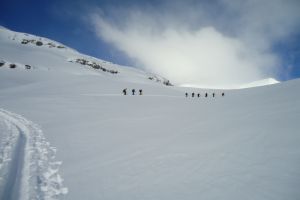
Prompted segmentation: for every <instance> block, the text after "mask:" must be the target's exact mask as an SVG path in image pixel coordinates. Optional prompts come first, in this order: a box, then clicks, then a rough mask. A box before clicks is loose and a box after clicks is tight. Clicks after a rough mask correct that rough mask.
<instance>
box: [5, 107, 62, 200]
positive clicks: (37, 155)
mask: <svg viewBox="0 0 300 200" xmlns="http://www.w3.org/2000/svg"><path fill="white" fill-rule="evenodd" d="M0 131H1V132H0V199H1V200H19V199H21V200H29V199H30V200H43V199H45V200H58V199H62V198H64V196H65V195H66V194H67V193H68V189H67V188H65V187H64V186H63V184H62V183H63V179H62V178H61V176H60V175H59V173H58V171H59V166H60V165H61V162H57V161H55V153H56V149H55V148H54V147H51V146H50V144H49V143H48V142H46V140H45V137H44V135H43V132H42V131H41V129H40V128H39V127H38V126H37V125H35V124H34V123H33V122H31V121H28V120H26V119H25V118H23V117H22V116H20V115H17V114H13V113H11V112H8V111H6V110H3V109H0Z"/></svg>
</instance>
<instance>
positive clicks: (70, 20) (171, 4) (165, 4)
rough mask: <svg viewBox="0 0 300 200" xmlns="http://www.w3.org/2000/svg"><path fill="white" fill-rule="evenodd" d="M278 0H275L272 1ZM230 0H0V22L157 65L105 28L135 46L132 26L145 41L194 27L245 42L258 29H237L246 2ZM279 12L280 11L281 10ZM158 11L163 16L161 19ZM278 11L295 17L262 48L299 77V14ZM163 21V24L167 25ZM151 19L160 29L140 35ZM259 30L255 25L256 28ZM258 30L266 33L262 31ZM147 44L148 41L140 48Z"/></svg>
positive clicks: (88, 50)
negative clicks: (249, 31) (246, 30)
mask: <svg viewBox="0 0 300 200" xmlns="http://www.w3.org/2000/svg"><path fill="white" fill-rule="evenodd" d="M225 1H226V0H225ZM280 1H281V0H277V2H280ZM288 1H290V4H291V5H292V6H290V7H287V8H286V10H285V12H286V13H287V14H286V13H284V14H286V15H288V14H289V13H291V12H293V11H290V10H289V9H291V8H292V7H297V6H299V3H297V1H296V0H295V1H293V0H288ZM182 2H188V3H182ZM207 2H210V3H207ZM220 2H221V3H220ZM233 2H236V3H234V4H233V5H230V9H229V6H228V7H227V8H226V9H224V8H223V7H222V6H223V5H224V4H223V3H224V2H223V0H216V1H194V0H191V1H168V0H166V1H156V0H153V1H137V0H127V1H122V0H100V1H96V0H90V1H83V0H77V1H76V0H73V1H72V0H66V1H59V0H49V1H41V0H39V1H38V0H36V1H34V0H27V1H21V0H20V1H17V0H2V1H1V2H0V8H1V12H0V25H2V26H5V27H7V28H9V29H12V30H14V31H19V32H27V33H31V34H35V35H39V36H43V37H47V38H50V39H53V40H56V41H59V42H61V43H64V44H66V45H68V46H70V47H72V48H74V49H77V50H78V51H80V52H82V53H85V54H88V55H92V56H95V57H98V58H101V59H104V60H108V61H112V62H114V63H118V64H124V65H136V66H139V65H141V66H143V67H144V68H147V69H149V68H151V67H149V66H150V65H151V64H153V65H157V63H159V62H160V61H159V59H160V58H159V57H157V56H156V57H155V56H154V57H153V59H156V58H157V59H158V61H157V62H153V63H152V62H150V63H149V62H147V59H146V58H145V56H144V54H149V52H148V51H146V50H145V52H144V54H140V55H138V56H135V55H133V53H134V50H133V49H132V47H131V46H130V45H129V46H128V44H124V43H123V42H122V41H121V40H122V39H123V40H124V38H122V37H119V38H117V37H115V38H108V37H109V36H108V35H105V34H106V33H107V32H108V31H111V32H110V33H118V34H119V35H123V36H126V37H125V39H126V38H131V39H132V40H131V41H130V44H131V43H132V44H133V45H136V47H137V48H143V47H141V46H140V45H139V44H135V43H134V42H135V41H136V40H135V38H134V37H131V35H130V30H135V32H137V33H139V34H140V35H139V39H140V40H139V43H144V42H145V41H149V40H150V41H152V40H155V41H157V40H158V39H157V37H158V35H159V34H161V35H164V36H165V35H166V34H167V33H168V32H163V31H161V30H172V31H173V32H175V34H173V35H172V34H171V35H170V37H175V36H176V37H181V36H180V35H179V36H178V33H181V32H188V33H189V35H195V33H197V34H200V35H201V34H202V35H203V34H204V33H207V32H209V33H212V34H214V35H216V36H218V35H220V34H221V36H222V38H223V39H224V41H225V43H226V45H228V44H227V43H228V42H227V41H229V40H228V38H229V39H230V38H233V39H237V41H242V42H244V41H245V40H244V38H246V37H254V36H255V37H256V36H257V34H252V35H251V34H250V36H248V35H247V33H241V32H240V30H239V29H237V28H235V26H236V25H237V24H239V23H241V21H238V20H237V19H236V18H241V16H242V17H245V16H244V14H241V13H239V12H240V10H239V9H241V10H243V9H245V8H244V7H243V6H242V5H240V2H243V1H240V2H239V1H238V0H234V1H233ZM250 2H251V1H250ZM270 2H272V1H270ZM282 2H284V1H282ZM275 4H276V2H275ZM193 5H195V6H193ZM193 7H195V8H197V9H198V10H200V11H203V13H204V14H203V15H200V14H199V13H200V12H199V13H197V10H196V12H195V8H193ZM278 7H282V5H278ZM232 8H234V9H232ZM237 8H238V9H237ZM298 8H299V9H298V10H300V7H298ZM193 9H194V10H193ZM267 9H268V8H266V10H267ZM275 9H276V7H275ZM193 12H194V13H193ZM132 13H134V14H136V13H138V16H140V17H141V19H143V20H140V21H138V20H136V19H134V20H132V17H131V16H136V15H130V14H132ZM163 13H169V14H163ZM188 13H193V14H188ZM253 13H254V14H253V16H256V14H257V13H256V11H253ZM266 13H267V12H266ZM92 14H96V15H98V18H97V19H96V20H95V18H94V20H90V15H92ZM279 14H280V15H282V13H279ZM127 15H128V16H127ZM152 15H153V16H152ZM157 16H159V17H157ZM203 16H204V17H203ZM257 16H261V15H260V13H258V15H257ZM160 17H161V18H163V19H160ZM247 17H248V16H246V17H245V18H246V19H247ZM263 17H264V16H263ZM276 17H277V16H274V18H276ZM283 17H285V18H284V19H283V20H285V21H280V20H281V18H278V22H283V23H284V24H289V21H295V22H293V23H291V25H289V26H287V27H288V28H290V27H293V28H292V30H290V31H287V33H285V36H284V37H281V36H280V37H277V35H276V34H270V38H271V37H273V36H274V35H276V36H274V38H275V39H272V41H269V44H268V47H267V49H268V53H270V54H272V56H275V57H277V58H279V59H280V67H281V69H280V73H279V75H278V76H277V77H276V78H278V79H281V80H286V79H292V78H298V77H300V29H299V28H300V26H299V24H297V20H298V21H299V20H300V19H299V18H298V17H299V15H297V14H295V15H290V16H287V17H286V16H285V15H283ZM288 17H290V18H288ZM203 18H205V19H206V20H202V19H203ZM224 19H226V20H224ZM99 20H100V21H99ZM155 20H156V21H155ZM201 20H202V21H201ZM253 20H256V21H259V20H262V19H259V18H258V19H253ZM90 21H93V23H90ZM186 21H188V22H186ZM228 21H230V22H228ZM100 22H103V23H100ZM231 22H232V23H231ZM242 22H244V21H242ZM246 22H249V21H246ZM147 23H149V24H147ZM167 23H168V25H166V24H167ZM180 23H181V24H180ZM250 23H252V22H250ZM272 23H273V22H272V20H269V21H267V22H266V24H263V25H264V27H266V28H264V27H263V28H261V27H262V25H261V24H255V25H254V26H252V27H251V29H250V30H254V28H253V27H255V30H256V29H257V27H259V28H260V29H262V31H265V32H268V31H270V32H271V31H273V30H275V31H277V28H276V27H278V26H281V24H280V23H278V24H276V26H275V25H273V24H272ZM276 23H277V21H276ZM95 24H96V25H95ZM132 24H134V25H132ZM153 24H154V26H155V27H154V28H151V31H153V32H159V34H156V33H155V34H152V35H151V37H150V36H149V37H147V38H143V37H142V36H143V35H147V34H149V32H147V33H146V32H144V31H143V30H140V29H139V28H142V29H145V28H146V29H148V28H149V27H151V26H152V25H153ZM169 24H171V25H169ZM270 24H271V25H270ZM284 24H283V25H284ZM127 25H129V27H130V29H129V28H127V29H126V26H127ZM260 25H261V26H260ZM269 25H270V26H269ZM178 26H180V27H185V28H186V30H184V29H178V28H175V27H178ZM198 26H199V27H201V28H199V30H198V29H197V28H198ZM206 27H212V29H209V28H207V30H206ZM274 27H275V28H274ZM243 28H244V29H247V28H249V26H245V27H243ZM194 29H195V30H194ZM196 29H197V30H196ZM285 29H287V28H285ZM187 30H188V31H187ZM232 30H233V31H232ZM234 30H235V31H234ZM256 31H257V30H256ZM262 31H261V30H259V32H260V34H261V32H262ZM280 31H282V30H279V31H277V32H278V33H280ZM219 33H220V34H219ZM241 34H243V39H241V37H240V36H236V35H241ZM261 35H265V33H263V34H261ZM244 36H245V37H244ZM218 37H219V36H218ZM264 37H265V38H263V39H266V38H267V37H266V36H264ZM191 39H193V38H191ZM198 39H199V38H198ZM200 39H201V38H200ZM174 41H175V40H174ZM200 41H202V40H200ZM249 41H250V40H249ZM176 42H179V43H180V42H181V43H182V42H186V41H183V40H181V39H180V40H176ZM160 43H161V42H160ZM199 44H200V45H202V44H203V43H199ZM205 44H206V43H205ZM210 44H211V43H207V45H210ZM222 45H223V43H222ZM148 47H149V44H148V46H147V47H145V48H148ZM159 48H160V49H161V48H164V47H161V46H160V47H159ZM183 48H184V47H183ZM226 48H227V47H226ZM229 48H230V47H229ZM253 49H257V47H254V48H253ZM243 52H244V51H243ZM150 53H151V52H150ZM168 55H169V54H166V55H164V56H168ZM170 56H173V55H170ZM265 57H267V56H265ZM183 59H193V57H191V58H189V57H187V58H183ZM262 59H263V58H262ZM195 63H197V62H195ZM200 63H201V62H200ZM270 63H271V62H270ZM170 64H173V63H170ZM170 64H169V65H170ZM250 64H253V63H250ZM277 64H278V63H277ZM168 70H169V69H168V68H166V69H163V70H162V73H163V75H166V76H168V75H169V74H170V76H171V77H172V76H173V77H175V78H176V77H177V74H176V76H175V75H174V73H173V74H172V73H170V70H171V71H172V70H173V71H174V70H176V69H170V70H169V71H168ZM201 70H202V69H201ZM204 70H205V69H204ZM153 71H154V72H158V73H159V72H160V69H159V68H153ZM197 72H198V71H197ZM199 72H200V73H201V72H203V70H202V71H199ZM204 72H205V71H204ZM164 73H165V74H164ZM235 76H237V74H235ZM229 78H230V77H229ZM202 79H203V77H202Z"/></svg>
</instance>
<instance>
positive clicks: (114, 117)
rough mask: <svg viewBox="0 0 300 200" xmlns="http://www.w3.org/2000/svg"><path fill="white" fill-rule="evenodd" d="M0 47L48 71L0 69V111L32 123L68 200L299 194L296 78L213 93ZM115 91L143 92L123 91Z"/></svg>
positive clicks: (8, 56) (12, 58)
mask: <svg viewBox="0 0 300 200" xmlns="http://www.w3.org/2000/svg"><path fill="white" fill-rule="evenodd" d="M0 42H1V41H0ZM2 42H3V41H2ZM10 42H11V43H10ZM3 43H5V42H3ZM6 43H7V44H6V45H7V48H8V49H9V51H10V52H7V51H6V50H5V49H3V48H2V47H3V46H2V45H1V46H0V51H1V56H2V55H4V56H3V57H2V59H5V60H7V61H9V62H18V63H23V64H27V63H26V62H25V61H28V62H29V61H32V63H29V64H31V65H35V64H34V63H36V67H45V68H47V67H49V70H42V69H41V70H31V71H28V70H25V69H24V70H21V69H20V70H15V69H10V68H9V67H6V68H0V108H3V109H5V110H10V111H11V112H14V113H18V114H21V115H22V116H24V117H26V118H27V119H30V120H32V121H34V122H35V123H36V124H39V125H40V126H41V129H42V130H43V133H44V135H45V138H46V140H47V141H49V142H50V144H51V145H53V146H55V147H56V148H57V153H56V159H57V160H61V161H63V164H62V165H61V167H60V171H59V173H60V175H61V176H62V178H63V179H64V182H63V183H64V187H67V188H68V191H69V192H68V194H67V195H66V197H65V198H66V199H72V200H76V199H91V200H94V199H95V200H98V199H105V200H107V199H130V200H133V199H162V200H166V199H170V200H171V199H172V200H174V199H187V200H196V199H208V200H211V199H230V200H232V199H249V200H250V199H251V200H253V199H255V200H265V199H272V200H276V199H278V200H279V199H280V200H281V199H292V200H293V199H295V200H296V199H299V197H300V192H299V189H298V185H299V184H300V171H299V166H300V148H299V143H300V134H299V129H300V125H299V123H298V121H299V118H300V94H299V93H298V91H299V89H300V80H294V81H289V82H284V83H280V84H275V85H270V86H265V87H257V88H249V89H241V90H226V91H225V97H221V95H220V94H221V92H224V91H220V90H206V89H195V88H178V87H166V86H164V85H163V84H156V83H155V82H153V81H151V80H147V78H146V79H145V77H146V76H145V75H144V74H143V73H142V72H141V73H139V72H136V71H131V69H128V68H124V69H123V68H122V69H121V68H117V70H118V71H120V74H118V75H120V77H119V78H115V75H116V74H110V73H106V72H102V71H100V72H99V71H95V70H91V69H90V68H89V67H88V66H82V65H80V64H78V63H77V64H76V63H71V62H65V61H66V60H67V59H69V58H70V57H71V56H69V55H68V56H67V55H66V54H63V55H59V53H57V51H55V52H56V53H53V52H52V50H53V49H47V50H45V51H43V54H44V59H43V60H38V59H37V60H36V59H35V58H36V57H35V55H36V54H38V52H39V51H38V50H37V52H35V53H34V54H31V53H30V55H28V56H27V57H26V58H19V57H18V56H16V55H18V53H21V52H23V51H25V49H22V48H26V50H29V47H25V46H21V47H20V45H19V44H18V45H17V44H15V43H14V42H13V41H6ZM33 47H34V46H32V48H33ZM34 48H35V47H34ZM36 48H38V47H36ZM53 51H54V50H53ZM2 52H4V53H3V54H2ZM25 52H26V51H25ZM24 54H26V53H24ZM56 54H57V55H56ZM33 55H34V56H33ZM55 55H56V56H55ZM21 57H22V56H21ZM61 57H64V58H66V59H61ZM19 59H20V60H19ZM21 59H23V60H21ZM52 60H53V63H56V62H57V63H56V64H55V65H51V62H52ZM66 63H67V64H66ZM107 68H108V67H107ZM16 69H17V68H16ZM121 70H123V71H124V73H122V71H121ZM121 74H122V75H121ZM123 88H128V90H129V91H130V90H131V89H132V88H135V89H140V88H142V89H143V91H144V95H143V96H132V95H129V96H122V95H121V91H122V89H123ZM185 91H188V92H196V93H198V92H200V93H201V97H200V98H191V97H189V98H185V97H184V92H185ZM205 92H208V93H209V97H208V98H205V97H203V94H204V93H205ZM212 92H215V93H216V97H215V98H213V97H212V96H211V94H212ZM4 119H5V118H4ZM2 122H3V118H2V121H1V120H0V130H1V133H2V134H1V135H3V133H4V134H8V133H9V132H8V131H7V130H6V129H5V126H4V125H1V123H2ZM2 138H3V137H1V141H0V142H2V141H3V139H2ZM1 144H2V143H1Z"/></svg>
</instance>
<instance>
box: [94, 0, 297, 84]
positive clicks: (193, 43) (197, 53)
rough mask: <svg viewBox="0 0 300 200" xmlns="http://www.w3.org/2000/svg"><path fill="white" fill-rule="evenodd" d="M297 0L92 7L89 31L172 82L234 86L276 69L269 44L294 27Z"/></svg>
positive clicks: (274, 73)
mask: <svg viewBox="0 0 300 200" xmlns="http://www.w3.org/2000/svg"><path fill="white" fill-rule="evenodd" d="M299 5H300V4H299V1H297V0H270V1H268V0H265V1H261V0H244V1H242V0H241V1H240V0H216V1H209V3H204V2H199V1H186V2H185V3H182V2H180V1H164V2H163V3H160V4H159V5H153V4H152V5H149V4H148V5H147V6H145V5H136V6H135V7H130V6H126V7H118V8H116V7H111V8H110V9H107V10H100V9H99V8H98V9H97V10H95V11H94V12H93V14H92V15H91V16H90V19H91V22H92V25H93V27H94V30H95V32H96V34H97V35H98V36H99V37H100V38H101V40H104V41H106V42H108V43H111V44H112V45H114V47H115V48H117V49H118V50H120V51H122V52H124V53H125V54H126V55H127V56H128V57H129V58H130V59H132V60H133V61H135V62H136V63H137V66H141V67H143V68H145V69H146V70H149V71H152V72H154V73H157V74H160V75H162V76H165V77H166V78H168V79H170V80H171V82H174V83H175V84H177V85H182V84H190V85H198V86H201V87H210V88H236V87H239V86H240V85H243V84H246V83H249V82H252V81H256V80H259V79H264V78H268V77H275V78H278V77H279V74H280V72H281V71H282V70H284V68H282V66H281V60H280V56H278V55H277V54H276V53H274V51H273V45H274V44H275V43H276V42H278V41H281V40H284V39H286V38H287V37H289V36H290V35H292V34H293V33H294V32H297V31H299V22H300V14H298V13H299V8H300V6H299Z"/></svg>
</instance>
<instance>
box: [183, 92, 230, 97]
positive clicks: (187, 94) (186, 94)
mask: <svg viewBox="0 0 300 200" xmlns="http://www.w3.org/2000/svg"><path fill="white" fill-rule="evenodd" d="M221 95H222V97H224V96H225V93H224V92H222V94H221ZM188 96H189V93H187V92H186V93H185V97H188ZM191 96H192V97H196V96H197V97H198V98H199V97H201V94H200V93H197V94H196V93H194V92H193V93H192V94H191ZM215 96H216V94H215V93H212V97H215ZM204 97H208V93H207V92H206V93H205V94H204Z"/></svg>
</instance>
